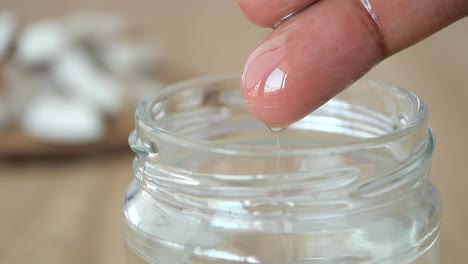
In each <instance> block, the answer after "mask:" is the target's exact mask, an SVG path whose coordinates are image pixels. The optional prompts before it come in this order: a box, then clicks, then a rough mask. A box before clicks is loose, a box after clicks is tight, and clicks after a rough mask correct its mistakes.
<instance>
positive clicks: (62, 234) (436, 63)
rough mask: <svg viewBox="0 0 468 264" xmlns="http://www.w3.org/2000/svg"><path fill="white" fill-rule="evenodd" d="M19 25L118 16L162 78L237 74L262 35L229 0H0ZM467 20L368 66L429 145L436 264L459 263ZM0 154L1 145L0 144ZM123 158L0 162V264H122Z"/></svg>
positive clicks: (467, 215)
mask: <svg viewBox="0 0 468 264" xmlns="http://www.w3.org/2000/svg"><path fill="white" fill-rule="evenodd" d="M3 6H5V7H14V8H17V10H19V11H20V12H21V14H22V16H23V17H24V18H26V19H28V20H33V19H36V18H38V17H40V16H42V15H60V14H63V13H64V12H68V11H71V10H75V9H76V8H78V9H90V8H93V9H94V8H95V9H97V10H109V11H118V12H120V13H121V14H123V15H126V16H128V18H129V21H131V22H133V23H136V24H138V25H140V26H142V27H145V28H147V29H148V30H152V31H154V32H155V33H156V34H158V35H159V36H161V39H162V40H163V42H164V43H165V44H166V50H167V58H168V65H167V67H168V69H169V70H168V73H170V74H169V75H168V78H169V79H171V80H178V79H181V78H185V77H192V76H197V75H201V74H206V73H211V72H222V71H230V70H238V69H241V67H242V65H243V63H244V61H245V58H246V56H247V54H248V52H249V51H250V50H251V49H252V48H253V47H254V46H255V44H256V43H257V42H258V41H259V40H260V39H261V38H262V36H264V35H265V34H266V33H267V32H268V30H264V29H259V28H256V27H254V26H252V25H250V24H249V23H248V22H247V21H246V20H245V19H244V18H243V17H242V16H241V14H240V12H239V10H238V9H237V7H236V4H235V1H219V0H203V1H201V0H200V1H182V0H175V1H163V0H159V1H158V0H155V1H144V0H137V1H123V0H122V1H118V0H101V1H93V0H85V1H79V2H78V1H71V0H68V1H60V2H59V4H57V3H56V1H52V0H42V1H27V0H20V1H19V0H2V7H3ZM467 32H468V20H466V19H465V20H463V21H460V22H458V23H457V24H455V25H453V26H451V27H450V28H448V29H446V30H444V31H442V32H440V33H438V34H437V35H435V36H433V37H431V38H430V39H428V40H426V41H424V42H422V43H420V44H418V45H417V46H415V47H413V48H411V49H409V50H406V51H404V52H403V53H401V54H399V55H397V56H394V57H392V58H391V59H389V60H387V61H386V62H384V63H382V64H381V65H379V66H378V67H376V68H375V69H374V70H373V71H372V72H371V73H370V74H369V76H370V77H371V78H375V79H383V80H386V81H390V82H393V83H396V84H399V85H401V86H403V87H407V88H410V89H412V90H414V91H415V92H416V93H417V94H418V95H420V96H421V97H422V98H423V99H424V100H425V101H426V103H427V104H428V106H429V109H430V111H431V114H432V116H431V124H432V126H433V128H434V130H435V134H436V137H437V148H436V152H435V156H434V159H433V170H432V179H433V181H434V182H435V184H436V186H437V188H438V189H439V190H440V192H441V194H442V197H443V201H444V206H445V208H444V210H445V211H444V220H443V228H442V245H441V246H442V263H444V264H452V263H453V264H461V263H466V259H467V257H468V243H467V242H466V238H467V237H468V227H467V226H468V225H467V223H468V205H467V196H466V193H467V192H468V190H467V186H468V175H466V173H465V169H463V168H464V166H465V165H468V155H467V153H466V149H468V140H467V139H466V138H467V135H468V118H467V116H468V104H467V103H466V102H468V87H467V86H468V34H467ZM0 147H1V146H0ZM131 158H132V155H131V154H129V153H123V154H122V153H120V154H118V153H116V154H113V155H107V156H106V157H99V158H97V157H90V158H84V159H80V160H75V161H61V162H29V163H9V162H3V163H1V164H0V214H1V216H0V263H6V264H7V263H8V264H10V263H15V264H22V263H38V264H42V263H44V264H62V263H67V264H73V263H99V264H100V263H113V264H118V263H124V256H123V245H124V244H123V240H122V225H121V212H120V207H121V201H122V197H123V194H124V192H125V189H126V186H127V184H128V183H129V182H130V181H131V179H132V172H131Z"/></svg>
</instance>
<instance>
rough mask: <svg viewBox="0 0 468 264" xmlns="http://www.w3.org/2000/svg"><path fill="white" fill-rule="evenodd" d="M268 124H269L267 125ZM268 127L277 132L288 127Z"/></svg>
mask: <svg viewBox="0 0 468 264" xmlns="http://www.w3.org/2000/svg"><path fill="white" fill-rule="evenodd" d="M267 126H268V125H267ZM268 128H269V129H270V130H271V131H273V132H276V133H279V132H281V131H283V130H285V129H286V128H287V127H272V126H268Z"/></svg>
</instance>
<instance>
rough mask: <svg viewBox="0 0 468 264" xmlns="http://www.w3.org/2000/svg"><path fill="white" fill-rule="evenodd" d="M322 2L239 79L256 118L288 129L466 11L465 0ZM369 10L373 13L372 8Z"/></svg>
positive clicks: (290, 24) (282, 31)
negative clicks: (400, 51) (367, 3)
mask: <svg viewBox="0 0 468 264" xmlns="http://www.w3.org/2000/svg"><path fill="white" fill-rule="evenodd" d="M361 2H366V0H361V1H359V0H349V1H342V0H324V1H320V2H318V3H316V4H314V5H313V6H311V7H309V8H307V9H306V10H304V11H302V12H300V13H299V14H297V15H296V16H294V17H293V18H291V19H289V20H288V21H286V22H285V23H283V24H282V25H281V26H280V27H278V28H277V29H276V30H274V31H273V32H272V33H271V34H270V35H269V36H268V37H267V38H266V39H265V40H264V41H263V42H262V43H261V44H260V45H259V46H258V47H257V49H255V50H254V52H253V53H252V54H251V56H250V58H249V59H248V61H247V63H246V66H245V69H244V74H243V77H242V88H243V90H242V91H243V96H244V99H245V101H246V103H247V105H248V107H249V108H250V110H251V111H252V113H253V114H254V115H255V116H256V117H257V118H259V119H260V120H262V121H264V122H265V123H267V124H269V125H271V126H285V125H289V124H291V123H292V122H294V121H297V120H299V119H300V118H302V117H304V116H305V115H307V114H308V113H310V112H312V111H313V110H315V109H316V108H318V107H319V106H320V105H322V104H323V103H325V102H326V101H327V100H329V99H330V98H332V97H333V96H335V95H336V94H337V93H339V92H340V91H341V90H342V89H344V88H345V87H346V86H347V85H349V84H350V83H352V82H353V81H355V80H357V79H358V78H360V77H361V76H362V75H364V74H365V73H366V72H367V71H368V70H369V69H370V68H371V67H372V66H373V65H375V64H376V63H378V62H380V61H381V60H382V59H384V58H386V57H387V56H389V55H391V54H393V53H395V52H397V51H399V50H401V49H403V48H405V47H407V46H409V45H411V44H413V43H415V42H417V41H418V40H420V39H422V38H424V37H427V36H428V35H430V34H431V33H434V32H436V31H437V30H439V29H441V28H442V27H444V26H446V25H448V24H450V23H451V22H453V21H455V20H457V19H458V18H460V17H463V15H464V14H466V13H467V9H468V7H467V1H466V0H413V1H407V0H393V1H387V0H374V1H373V4H374V5H373V9H372V10H373V11H375V16H374V18H373V16H372V15H371V14H370V13H372V12H370V13H369V12H368V11H366V8H365V6H364V5H363V4H362V3H361ZM372 10H371V11H372Z"/></svg>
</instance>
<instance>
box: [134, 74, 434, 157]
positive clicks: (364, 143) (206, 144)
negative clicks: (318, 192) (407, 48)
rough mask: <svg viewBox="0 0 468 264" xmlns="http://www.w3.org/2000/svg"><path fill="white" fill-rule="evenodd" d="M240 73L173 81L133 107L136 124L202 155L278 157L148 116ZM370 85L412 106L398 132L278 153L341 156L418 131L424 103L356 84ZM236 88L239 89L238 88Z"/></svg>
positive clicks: (407, 95)
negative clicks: (177, 97)
mask: <svg viewBox="0 0 468 264" xmlns="http://www.w3.org/2000/svg"><path fill="white" fill-rule="evenodd" d="M239 76H240V73H238V72H234V73H232V72H231V73H223V74H214V75H207V76H202V77H197V78H193V79H188V80H185V81H181V82H177V83H174V84H171V85H169V86H167V87H166V88H164V89H160V90H158V91H156V92H155V93H154V94H153V95H152V96H150V97H148V98H146V99H144V100H143V101H142V102H141V103H140V104H139V105H138V107H137V110H136V121H137V124H138V125H139V126H142V127H143V128H144V129H145V130H146V131H147V132H149V133H157V134H160V135H164V136H165V140H168V141H171V142H175V143H177V144H183V145H184V146H186V147H188V148H191V149H196V150H203V151H206V152H214V153H220V154H227V155H265V156H269V155H278V153H276V154H275V153H271V149H270V148H266V147H262V146H246V145H240V144H226V143H220V142H215V141H209V140H203V139H199V138H194V137H190V136H187V135H184V134H181V133H177V132H176V131H171V130H169V129H165V128H162V127H160V126H159V125H158V122H157V121H156V120H154V119H153V118H152V116H151V106H152V105H153V104H154V103H156V102H159V101H161V100H164V98H167V97H169V96H171V95H174V94H176V93H178V92H181V91H184V90H186V89H190V88H191V87H193V86H196V85H201V84H211V83H215V82H220V81H226V80H235V79H240V77H239ZM359 82H360V83H371V84H374V85H376V86H378V87H379V88H380V89H384V90H386V91H390V92H392V93H395V94H400V95H402V96H404V97H405V98H407V101H408V104H411V105H412V106H413V107H412V108H413V112H412V113H411V115H410V116H409V120H408V122H406V124H405V125H403V126H402V127H400V128H399V129H396V130H393V131H390V132H388V133H385V134H382V135H378V136H375V137H365V138H356V140H354V141H352V142H345V143H341V144H340V145H320V146H307V147H299V146H296V147H291V148H288V150H287V151H284V152H282V153H280V154H279V155H281V156H297V155H301V156H308V155H311V154H313V155H323V154H331V153H344V152H349V151H356V150H357V149H364V148H369V147H375V146H376V145H382V144H386V143H388V142H391V141H393V140H397V139H399V138H402V137H405V136H408V135H411V134H412V133H415V131H418V130H419V129H421V128H422V127H424V126H425V125H426V124H427V120H428V110H427V107H426V105H425V103H424V102H423V101H422V100H421V99H420V98H419V97H418V96H416V95H415V94H414V93H412V92H410V91H408V90H406V89H403V88H400V87H398V86H396V85H393V84H389V83H386V82H383V81H373V80H360V81H358V82H357V83H359ZM239 89H240V88H239Z"/></svg>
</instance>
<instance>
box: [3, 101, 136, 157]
mask: <svg viewBox="0 0 468 264" xmlns="http://www.w3.org/2000/svg"><path fill="white" fill-rule="evenodd" d="M134 110H135V109H134V108H130V107H129V108H128V109H126V111H124V112H123V113H121V114H120V115H119V117H118V118H117V119H115V120H114V121H111V122H109V124H108V126H107V130H106V134H105V135H104V137H103V139H102V140H101V141H99V142H96V143H93V144H80V145H66V144H50V143H46V142H41V141H38V140H36V139H33V138H31V137H28V136H27V135H25V134H24V133H23V132H22V131H21V130H20V129H15V128H12V129H9V130H5V131H0V160H11V159H13V160H15V159H52V158H59V159H61V158H74V157H85V156H94V155H103V154H111V153H115V152H125V151H130V149H129V147H128V143H127V139H128V135H129V133H130V132H131V131H132V130H133V129H134V127H135V117H134Z"/></svg>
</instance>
